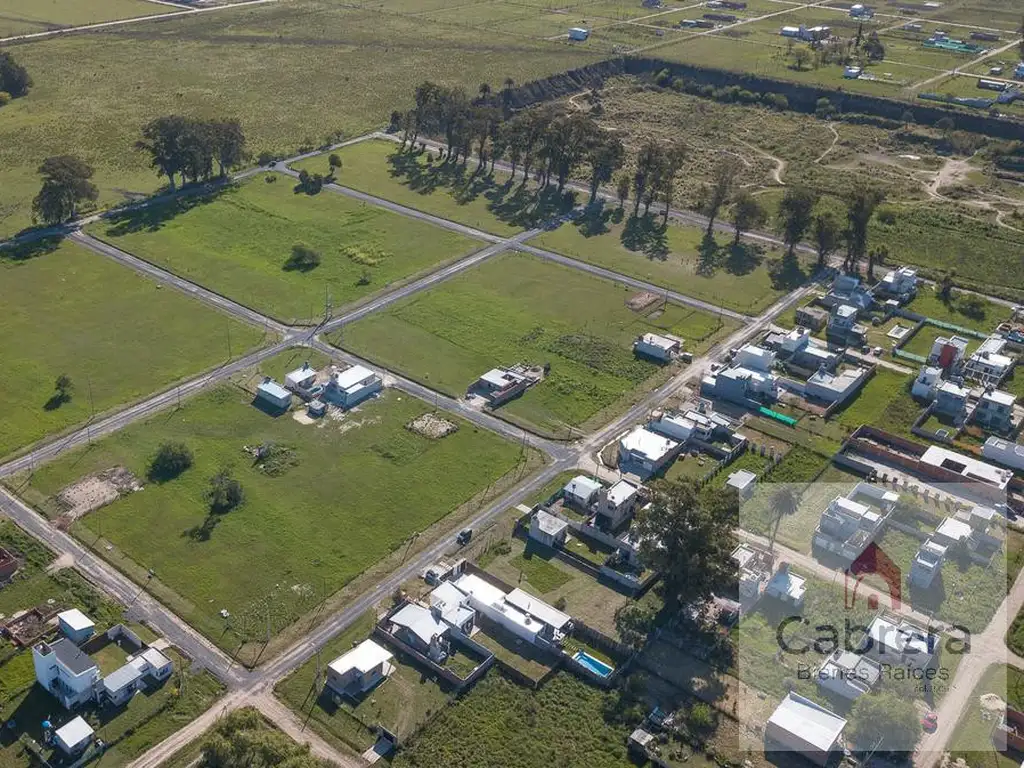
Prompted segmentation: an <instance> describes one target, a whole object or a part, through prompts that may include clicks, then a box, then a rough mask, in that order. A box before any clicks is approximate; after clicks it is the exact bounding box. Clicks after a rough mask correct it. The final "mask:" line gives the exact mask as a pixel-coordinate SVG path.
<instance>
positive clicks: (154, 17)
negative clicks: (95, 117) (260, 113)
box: [0, 0, 278, 44]
mask: <svg viewBox="0 0 1024 768" xmlns="http://www.w3.org/2000/svg"><path fill="white" fill-rule="evenodd" d="M276 2H278V0H243V2H238V3H230V4H228V5H211V6H208V7H206V8H183V9H182V10H180V11H169V12H168V13H154V14H151V15H149V16H133V17H132V18H130V19H115V20H114V21H101V22H97V23H96V24H80V25H79V26H77V27H61V28H60V29H48V30H46V31H45V32H29V33H28V34H24V35H13V36H11V37H2V38H0V44H4V43H27V42H30V41H32V40H40V39H42V38H46V37H53V36H55V35H70V34H72V33H75V32H93V31H95V30H97V29H108V28H110V27H122V26H124V25H125V24H139V23H141V22H144V21H160V20H161V19H172V18H174V17H175V16H192V15H194V14H197V13H212V12H214V11H226V10H228V9H229V8H244V7H246V6H249V5H265V4H266V3H276Z"/></svg>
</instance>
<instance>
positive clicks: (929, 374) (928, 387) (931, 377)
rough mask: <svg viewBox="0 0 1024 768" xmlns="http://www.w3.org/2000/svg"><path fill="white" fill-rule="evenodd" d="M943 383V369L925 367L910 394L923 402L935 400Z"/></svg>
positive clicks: (930, 366)
mask: <svg viewBox="0 0 1024 768" xmlns="http://www.w3.org/2000/svg"><path fill="white" fill-rule="evenodd" d="M941 383H942V369H941V368H940V367H938V366H937V365H923V366H921V371H920V372H919V373H918V374H917V378H916V379H914V383H913V384H912V385H911V387H910V394H912V395H913V396H914V397H916V398H919V399H921V400H934V399H935V392H936V390H938V388H939V384H941Z"/></svg>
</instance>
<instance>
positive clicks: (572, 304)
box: [333, 253, 734, 435]
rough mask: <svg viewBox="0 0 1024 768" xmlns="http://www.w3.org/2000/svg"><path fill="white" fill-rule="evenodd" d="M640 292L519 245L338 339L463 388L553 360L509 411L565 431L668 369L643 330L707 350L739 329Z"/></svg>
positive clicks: (451, 388)
mask: <svg viewBox="0 0 1024 768" xmlns="http://www.w3.org/2000/svg"><path fill="white" fill-rule="evenodd" d="M635 293H636V291H633V290H632V289H627V288H625V287H620V286H618V285H616V284H614V283H611V282H608V281H605V280H602V279H599V278H595V277H591V276H590V275H587V274H585V273H583V272H579V271H576V270H574V269H571V268H568V267H563V266H560V265H557V264H554V263H551V262H547V261H544V260H542V259H539V258H535V257H532V256H527V255H524V254H518V253H510V254H505V255H502V256H499V257H497V258H495V259H493V260H491V261H488V262H486V263H485V264H483V265H482V266H480V267H478V268H476V269H474V270H472V271H470V272H465V273H462V274H460V275H458V276H457V277H455V278H453V279H452V280H450V281H447V282H445V283H443V284H442V285H440V286H438V287H437V288H434V289H432V290H430V291H426V292H423V293H420V294H418V295H416V296H413V297H411V298H410V299H408V300H405V301H403V302H400V303H398V304H395V305H393V306H392V307H390V308H388V309H387V310H385V311H382V312H379V313H377V314H374V315H372V316H370V317H367V318H365V319H364V320H360V321H359V322H357V323H355V324H353V325H351V326H348V327H346V328H345V329H344V330H343V331H341V332H340V333H339V334H338V335H337V336H335V337H334V338H333V342H334V343H335V344H338V345H340V346H342V347H345V348H346V349H349V350H351V351H353V352H356V353H357V354H360V355H363V356H365V357H368V358H370V359H372V360H375V361H377V362H379V363H380V364H381V365H384V366H385V367H387V368H389V369H392V370H396V371H401V372H403V373H405V374H408V375H409V376H412V377H413V378H415V379H417V380H419V381H422V382H424V383H426V384H429V385H430V386H431V387H434V388H436V389H439V390H441V391H442V392H445V393H447V394H450V395H452V396H453V397H460V396H462V395H463V394H464V393H465V392H466V389H467V388H468V387H469V386H470V385H471V384H472V383H473V382H474V381H476V379H477V377H479V376H480V375H481V374H483V373H484V372H486V371H487V370H489V369H491V368H494V367H496V366H509V365H513V364H515V363H520V362H522V363H528V364H530V365H545V364H548V363H550V365H551V370H550V373H549V374H548V375H547V377H546V378H545V380H544V381H542V382H541V383H539V384H537V385H535V386H534V387H532V388H531V389H529V390H528V391H527V392H526V393H525V394H524V395H522V396H521V397H519V398H518V399H515V400H512V401H511V402H509V403H508V404H506V405H504V406H503V407H502V409H501V412H502V413H506V412H507V413H508V414H510V415H511V416H513V417H516V418H520V419H524V420H526V421H528V422H530V423H531V424H533V425H535V426H537V427H540V428H542V429H544V430H547V431H549V432H554V433H557V434H559V435H564V434H565V433H566V431H567V429H568V425H572V426H579V425H581V424H584V423H585V422H586V421H587V420H588V419H590V418H592V417H594V416H596V415H597V414H599V413H600V412H601V411H602V410H604V409H605V408H608V407H610V406H615V405H616V404H620V403H621V402H622V401H623V400H624V399H625V398H627V397H637V396H639V391H640V390H641V389H642V388H643V385H644V384H645V383H646V382H648V381H649V380H652V378H653V377H655V376H656V374H658V373H659V371H661V370H662V369H660V368H659V367H658V366H656V365H654V364H652V363H648V362H644V361H642V360H638V359H637V358H636V357H635V356H634V355H633V351H632V342H633V340H634V339H635V338H636V336H637V335H638V334H639V333H643V332H645V331H651V330H658V329H664V330H666V331H668V332H670V333H673V334H675V335H678V336H682V337H683V338H684V339H686V342H687V343H686V348H687V349H691V350H694V351H695V352H700V351H701V350H703V349H706V348H707V347H708V345H709V344H711V343H712V340H713V339H715V338H718V337H720V336H722V335H724V334H725V333H726V332H727V331H728V330H729V329H730V328H732V327H734V326H732V325H731V323H729V322H728V321H725V320H722V319H720V318H718V317H715V316H713V315H710V314H707V313H704V312H700V311H697V310H692V309H689V308H684V307H678V306H674V305H667V306H665V307H664V308H661V309H655V308H654V307H650V308H648V310H647V311H646V312H645V313H639V312H634V311H633V310H631V309H630V308H629V307H628V306H627V305H626V301H627V300H629V299H630V298H631V297H633V296H634V295H635ZM652 309H653V310H654V311H653V312H652V311H651V310H652Z"/></svg>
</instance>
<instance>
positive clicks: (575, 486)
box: [562, 475, 601, 499]
mask: <svg viewBox="0 0 1024 768" xmlns="http://www.w3.org/2000/svg"><path fill="white" fill-rule="evenodd" d="M562 490H563V491H564V492H565V493H568V494H569V495H571V496H576V497H577V498H581V499H589V498H590V497H591V496H593V495H594V494H595V493H597V492H598V491H599V490H601V484H600V483H599V482H598V481H597V480H593V479H591V478H589V477H587V476H586V475H576V477H574V478H573V479H572V480H570V481H569V482H568V483H566V484H565V487H564V488H563V489H562Z"/></svg>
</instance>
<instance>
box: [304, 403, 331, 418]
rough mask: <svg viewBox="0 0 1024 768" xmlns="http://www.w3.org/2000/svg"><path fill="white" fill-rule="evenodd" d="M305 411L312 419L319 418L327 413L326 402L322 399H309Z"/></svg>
mask: <svg viewBox="0 0 1024 768" xmlns="http://www.w3.org/2000/svg"><path fill="white" fill-rule="evenodd" d="M306 413H308V414H309V415H310V416H312V417H313V418H314V419H319V418H320V417H321V416H324V415H326V414H327V403H325V402H324V401H323V400H310V401H309V405H307V406H306Z"/></svg>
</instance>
